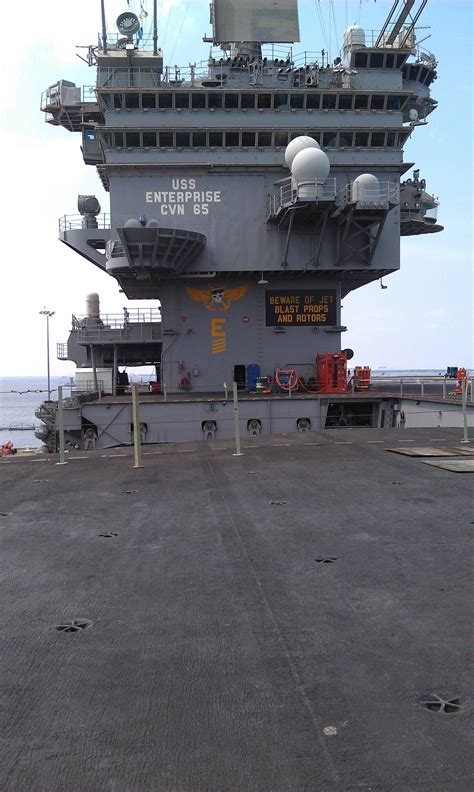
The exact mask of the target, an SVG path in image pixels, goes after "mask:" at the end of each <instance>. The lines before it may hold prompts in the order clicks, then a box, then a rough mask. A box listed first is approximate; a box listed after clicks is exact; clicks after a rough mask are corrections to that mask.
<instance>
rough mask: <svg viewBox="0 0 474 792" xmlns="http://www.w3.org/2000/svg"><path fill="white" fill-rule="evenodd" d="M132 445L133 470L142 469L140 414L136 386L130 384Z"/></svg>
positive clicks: (135, 384)
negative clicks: (133, 456)
mask: <svg viewBox="0 0 474 792" xmlns="http://www.w3.org/2000/svg"><path fill="white" fill-rule="evenodd" d="M132 415H133V445H134V451H135V464H134V466H133V467H134V468H142V467H143V464H142V445H141V435H140V414H139V406H138V384H137V383H136V382H134V383H133V384H132Z"/></svg>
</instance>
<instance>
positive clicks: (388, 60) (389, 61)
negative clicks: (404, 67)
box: [385, 52, 395, 69]
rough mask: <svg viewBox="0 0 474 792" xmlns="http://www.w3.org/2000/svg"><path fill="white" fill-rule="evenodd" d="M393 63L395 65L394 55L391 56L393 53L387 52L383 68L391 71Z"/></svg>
mask: <svg viewBox="0 0 474 792" xmlns="http://www.w3.org/2000/svg"><path fill="white" fill-rule="evenodd" d="M394 63H395V55H394V54H393V52H387V54H386V56H385V68H386V69H393V64H394Z"/></svg>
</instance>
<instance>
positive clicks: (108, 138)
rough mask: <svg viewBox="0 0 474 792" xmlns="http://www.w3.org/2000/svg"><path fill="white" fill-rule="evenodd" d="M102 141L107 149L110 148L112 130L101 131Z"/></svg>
mask: <svg viewBox="0 0 474 792" xmlns="http://www.w3.org/2000/svg"><path fill="white" fill-rule="evenodd" d="M102 141H103V145H104V148H107V149H109V148H112V145H113V137H112V132H103V133H102Z"/></svg>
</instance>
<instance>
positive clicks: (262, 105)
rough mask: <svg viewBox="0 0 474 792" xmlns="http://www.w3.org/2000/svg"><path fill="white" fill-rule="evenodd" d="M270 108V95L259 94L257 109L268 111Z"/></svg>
mask: <svg viewBox="0 0 474 792" xmlns="http://www.w3.org/2000/svg"><path fill="white" fill-rule="evenodd" d="M271 106H272V95H271V94H264V93H259V94H258V95H257V107H258V109H259V110H269V109H270V108H271Z"/></svg>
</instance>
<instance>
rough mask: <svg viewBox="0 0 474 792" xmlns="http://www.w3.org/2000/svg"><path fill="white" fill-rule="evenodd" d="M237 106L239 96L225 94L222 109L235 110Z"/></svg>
mask: <svg viewBox="0 0 474 792" xmlns="http://www.w3.org/2000/svg"><path fill="white" fill-rule="evenodd" d="M238 106H239V94H237V93H226V94H225V96H224V107H225V109H226V110H236V109H237V108H238Z"/></svg>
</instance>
